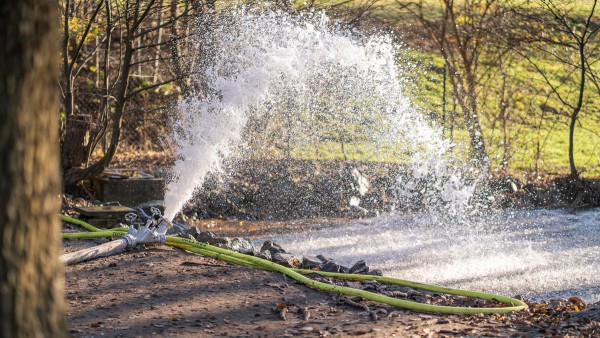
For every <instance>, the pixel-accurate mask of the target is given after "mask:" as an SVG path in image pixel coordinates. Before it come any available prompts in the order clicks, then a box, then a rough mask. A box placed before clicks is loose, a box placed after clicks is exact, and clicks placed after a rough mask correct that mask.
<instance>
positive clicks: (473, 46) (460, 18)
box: [398, 0, 507, 166]
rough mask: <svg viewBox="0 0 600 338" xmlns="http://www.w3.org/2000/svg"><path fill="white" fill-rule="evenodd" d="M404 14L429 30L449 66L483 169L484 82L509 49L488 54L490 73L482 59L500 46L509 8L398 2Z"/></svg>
mask: <svg viewBox="0 0 600 338" xmlns="http://www.w3.org/2000/svg"><path fill="white" fill-rule="evenodd" d="M398 4H399V8H400V9H401V10H407V11H409V12H410V13H411V14H412V15H413V16H414V17H416V18H417V19H418V21H419V22H420V23H421V24H422V26H423V27H424V28H425V30H426V31H427V33H428V34H429V37H430V38H431V39H432V40H433V42H434V43H435V46H436V48H437V50H438V52H439V53H440V54H441V55H442V57H443V59H444V62H445V64H446V69H447V74H448V76H449V80H450V83H451V85H452V89H453V93H454V96H455V98H456V101H457V103H458V105H459V106H460V108H461V110H462V116H463V120H464V123H465V127H466V129H467V131H468V134H469V140H470V145H471V154H472V156H471V158H472V159H473V162H474V164H476V165H479V166H482V165H484V164H485V163H486V161H487V157H488V154H487V151H486V146H485V141H484V136H483V131H482V128H481V122H480V116H479V114H480V111H479V104H478V95H479V94H480V92H481V89H482V82H483V79H484V78H485V76H486V75H487V73H488V72H489V70H490V69H492V66H493V65H494V64H495V63H496V61H497V60H499V59H501V58H502V57H503V56H504V54H505V53H506V52H507V49H501V50H498V49H497V48H494V49H493V51H494V53H493V54H491V53H488V55H487V60H486V61H487V62H486V63H485V64H484V67H486V69H480V68H481V65H482V63H481V59H482V55H484V54H485V53H486V52H487V51H489V49H488V48H489V47H490V46H497V44H495V43H492V41H494V40H496V41H497V35H498V34H501V33H502V30H503V27H504V25H503V23H502V20H504V19H505V13H506V11H505V8H504V7H502V6H499V5H498V1H495V0H465V1H461V2H459V3H455V2H454V1H453V0H441V1H440V2H439V4H438V5H429V4H428V3H425V2H423V1H420V2H403V1H398Z"/></svg>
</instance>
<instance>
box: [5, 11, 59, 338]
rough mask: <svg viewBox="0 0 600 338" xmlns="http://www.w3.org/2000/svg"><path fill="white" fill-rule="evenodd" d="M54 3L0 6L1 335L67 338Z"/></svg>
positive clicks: (55, 12) (56, 18)
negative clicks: (0, 19)
mask: <svg viewBox="0 0 600 338" xmlns="http://www.w3.org/2000/svg"><path fill="white" fill-rule="evenodd" d="M57 10H58V4H57V3H56V2H55V1H51V0H37V1H36V0H5V1H2V2H0V17H1V18H2V21H1V23H0V45H1V46H2V48H0V60H2V62H0V129H1V130H0V178H1V179H0V191H1V192H2V193H1V194H0V250H1V251H0V336H2V337H66V336H68V334H67V324H66V317H65V304H64V290H63V285H64V282H63V274H62V264H60V262H59V260H58V255H59V248H60V246H59V245H60V237H59V235H60V222H59V218H58V216H57V213H58V211H59V208H60V200H59V197H58V195H59V194H60V186H61V184H60V174H59V156H58V154H59V150H58V128H57V122H58V97H57V94H58V92H57V90H56V89H57V88H56V84H57V82H58V72H57V69H56V66H57V59H56V58H57V56H58V48H57V47H58V46H57V41H58V40H57V37H56V36H55V34H54V33H55V32H56V29H57V27H56V23H57V20H58V17H57Z"/></svg>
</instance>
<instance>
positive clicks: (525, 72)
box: [294, 0, 600, 177]
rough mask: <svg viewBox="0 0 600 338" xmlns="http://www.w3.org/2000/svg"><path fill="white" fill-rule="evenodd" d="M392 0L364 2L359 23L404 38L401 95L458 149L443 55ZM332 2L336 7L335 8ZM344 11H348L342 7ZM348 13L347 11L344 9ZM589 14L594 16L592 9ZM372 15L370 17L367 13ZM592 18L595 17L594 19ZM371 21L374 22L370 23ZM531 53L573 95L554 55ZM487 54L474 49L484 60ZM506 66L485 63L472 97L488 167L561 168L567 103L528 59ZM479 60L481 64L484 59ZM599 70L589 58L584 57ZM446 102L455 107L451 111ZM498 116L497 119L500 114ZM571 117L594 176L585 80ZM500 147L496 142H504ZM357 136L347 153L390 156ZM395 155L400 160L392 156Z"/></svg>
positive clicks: (592, 99)
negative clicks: (366, 7) (578, 109)
mask: <svg viewBox="0 0 600 338" xmlns="http://www.w3.org/2000/svg"><path fill="white" fill-rule="evenodd" d="M425 3H426V4H428V3H429V4H430V6H429V8H430V9H432V10H431V12H426V13H425V15H428V16H431V17H435V16H436V15H438V14H437V12H436V11H435V10H433V9H435V6H437V4H438V2H437V1H436V2H434V1H432V0H426V1H425ZM591 3H592V0H585V1H579V2H576V3H574V6H579V7H580V8H579V7H577V8H576V9H577V10H576V11H573V13H575V15H577V13H582V14H578V15H584V14H585V13H586V12H585V11H586V9H587V10H588V12H589V8H591ZM365 4H367V2H364V1H363V2H361V1H353V2H350V3H347V2H346V3H345V6H346V7H345V8H346V9H348V10H351V9H353V8H354V9H355V10H356V8H359V7H360V6H364V5H365ZM398 8H399V7H398V5H397V4H396V3H395V2H390V1H380V2H376V3H375V5H374V6H373V7H372V9H371V10H370V12H369V13H370V15H371V18H370V20H369V19H364V21H365V22H366V25H370V26H377V25H380V26H379V27H385V28H387V29H389V28H390V26H391V27H393V28H395V30H394V31H395V32H396V33H397V34H398V35H399V36H400V39H401V41H402V42H403V43H404V44H405V45H406V48H404V49H403V50H402V52H401V54H402V55H400V56H399V64H401V65H407V64H408V65H411V66H410V67H408V68H406V69H404V73H405V76H406V77H407V79H405V82H406V88H405V90H406V95H408V96H409V97H410V98H411V99H412V101H413V102H414V104H415V105H416V106H417V107H419V108H420V110H421V111H422V113H423V114H426V115H428V116H429V117H430V118H431V120H432V123H435V124H437V125H440V126H442V127H443V128H444V134H445V136H446V137H448V138H451V139H452V141H453V142H454V143H455V144H456V149H457V154H462V155H463V156H464V154H465V153H466V152H465V151H464V150H465V149H466V148H468V134H467V132H466V130H465V126H464V123H463V121H462V118H461V113H460V108H459V107H457V106H456V104H453V99H452V94H453V93H452V89H451V85H450V81H449V80H446V106H445V109H444V108H443V104H442V102H443V87H444V86H443V82H444V81H443V78H444V77H443V68H444V61H443V59H442V57H441V54H440V53H439V51H438V50H437V49H436V48H435V46H434V45H433V44H432V43H431V41H428V38H427V36H426V34H424V31H423V28H422V26H421V24H420V23H419V22H418V20H416V18H414V17H413V16H411V15H410V14H408V13H406V11H401V10H399V9H398ZM338 10H339V8H338ZM347 15H348V14H347ZM350 16H351V14H350ZM596 16H598V15H597V14H596ZM373 19H374V20H373ZM596 21H598V20H596ZM373 22H376V23H375V24H373ZM531 59H532V61H533V62H535V63H536V64H537V65H538V67H540V68H541V69H543V70H545V71H546V72H547V74H548V75H547V76H548V77H549V78H550V80H551V81H553V82H554V83H558V82H561V81H562V82H564V83H563V85H562V86H560V87H559V90H560V91H561V95H563V96H565V97H567V98H568V100H569V101H570V102H573V100H574V99H575V98H574V95H575V94H576V93H575V91H574V89H576V82H575V80H576V77H574V76H575V75H576V74H575V75H574V74H572V73H569V71H568V70H567V69H566V68H565V66H564V64H561V63H560V62H557V61H556V60H552V59H548V58H542V57H537V55H532V56H531ZM488 61H489V62H490V63H491V61H490V60H488V59H486V58H485V57H482V60H481V63H482V64H484V65H485V63H486V62H488ZM508 62H510V64H509V66H508V67H505V71H504V74H501V71H500V69H498V68H494V67H493V65H492V66H491V67H489V68H487V69H486V71H487V72H488V74H487V75H486V76H483V77H482V78H484V80H482V85H481V86H480V89H479V93H478V104H479V110H480V119H481V124H482V129H483V133H484V136H485V142H486V147H487V150H488V155H489V158H490V163H491V167H492V170H498V169H499V170H509V171H513V172H519V173H527V174H540V175H542V174H559V175H562V174H568V173H569V161H568V136H569V122H570V121H569V118H568V113H569V108H568V107H565V106H564V105H563V104H562V103H561V102H559V101H558V100H557V99H556V96H555V95H553V93H552V91H551V89H550V87H549V86H548V85H547V84H546V83H545V81H544V79H543V77H542V76H541V75H540V74H539V72H537V71H536V70H535V68H534V67H533V66H532V64H531V63H530V62H528V61H527V60H525V59H524V58H519V57H518V56H514V55H513V56H511V59H510V61H508ZM485 66H486V67H487V66H488V65H485ZM592 67H594V69H595V70H596V71H597V72H600V69H599V68H598V65H597V64H592ZM503 78H504V79H506V82H505V85H504V88H505V89H506V90H508V91H509V92H510V95H508V98H507V101H508V108H507V110H506V111H505V113H504V114H505V119H502V116H501V114H500V112H499V111H500V109H499V107H500V105H501V90H502V83H503V81H502V80H503ZM453 110H456V111H455V112H454V114H452V112H453ZM503 120H504V121H503ZM578 122H579V123H578V124H577V126H576V130H575V134H574V143H575V148H574V151H575V155H574V157H575V163H576V165H577V166H578V170H579V171H580V173H581V175H582V176H584V177H598V176H600V93H599V92H598V89H597V88H596V87H594V86H593V85H592V84H590V83H589V82H588V86H587V87H586V96H585V102H584V106H583V108H582V111H581V113H580V118H579V121H578ZM505 141H506V144H508V147H506V149H505V147H504V142H505ZM372 148H374V147H373V146H369V145H365V144H362V143H360V142H358V143H349V144H345V145H344V150H345V152H346V156H347V158H349V159H365V160H391V161H398V159H395V158H394V156H395V154H393V151H389V152H388V153H387V154H386V153H385V151H386V149H387V150H390V149H391V147H386V146H383V147H375V148H377V150H378V151H376V152H374V149H372ZM294 154H296V155H297V156H301V157H304V156H307V157H314V156H318V157H324V158H327V157H331V158H343V154H342V151H341V144H339V143H336V142H331V141H329V142H323V143H321V144H318V145H311V146H302V147H300V148H299V149H296V150H295V151H294ZM400 161H401V160H400Z"/></svg>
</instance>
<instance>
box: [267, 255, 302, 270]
mask: <svg viewBox="0 0 600 338" xmlns="http://www.w3.org/2000/svg"><path fill="white" fill-rule="evenodd" d="M273 262H275V263H277V264H281V265H283V266H288V267H298V266H300V261H299V260H298V259H297V258H296V257H294V255H292V254H289V253H284V252H278V253H275V254H274V255H273Z"/></svg>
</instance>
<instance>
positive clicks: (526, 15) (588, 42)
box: [515, 0, 600, 177]
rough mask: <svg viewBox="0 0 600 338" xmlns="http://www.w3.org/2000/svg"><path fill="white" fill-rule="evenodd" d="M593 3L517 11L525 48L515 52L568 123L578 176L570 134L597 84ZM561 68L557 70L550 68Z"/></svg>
mask: <svg viewBox="0 0 600 338" xmlns="http://www.w3.org/2000/svg"><path fill="white" fill-rule="evenodd" d="M596 8H597V0H593V1H591V2H589V4H586V3H582V2H580V1H570V0H567V1H562V0H539V1H537V4H536V6H528V5H527V4H526V5H525V6H523V7H515V13H517V14H518V15H520V16H521V17H522V18H523V20H521V23H522V24H521V31H522V32H523V33H522V34H523V36H526V37H527V39H526V40H525V41H527V42H528V44H527V45H525V46H520V47H519V48H517V49H516V50H517V51H518V52H519V53H520V54H521V55H522V56H523V57H524V58H525V59H526V60H527V61H528V62H529V63H530V64H531V65H532V66H533V67H534V69H535V70H536V71H537V72H538V73H539V74H540V75H541V76H542V78H543V81H544V82H545V83H546V85H547V86H548V87H549V88H550V89H551V91H552V94H553V96H554V98H555V99H556V100H558V102H559V104H560V105H561V106H562V107H563V108H562V109H561V111H564V112H565V115H566V116H567V117H568V119H569V135H568V138H569V150H568V157H569V168H570V173H571V176H572V177H579V171H578V169H577V166H576V164H575V156H574V148H575V142H574V135H575V127H576V125H577V121H578V119H579V116H580V113H581V112H582V110H583V109H584V107H585V103H586V91H588V90H589V89H588V82H591V83H592V84H594V83H595V84H596V85H597V79H598V75H597V74H598V70H597V69H598V64H597V63H598V61H600V51H599V50H598V48H600V47H599V46H600V43H599V42H600V41H598V30H600V19H599V18H598V16H597V15H596ZM553 64H559V65H561V67H560V68H558V69H557V68H556V67H552V65H553Z"/></svg>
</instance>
